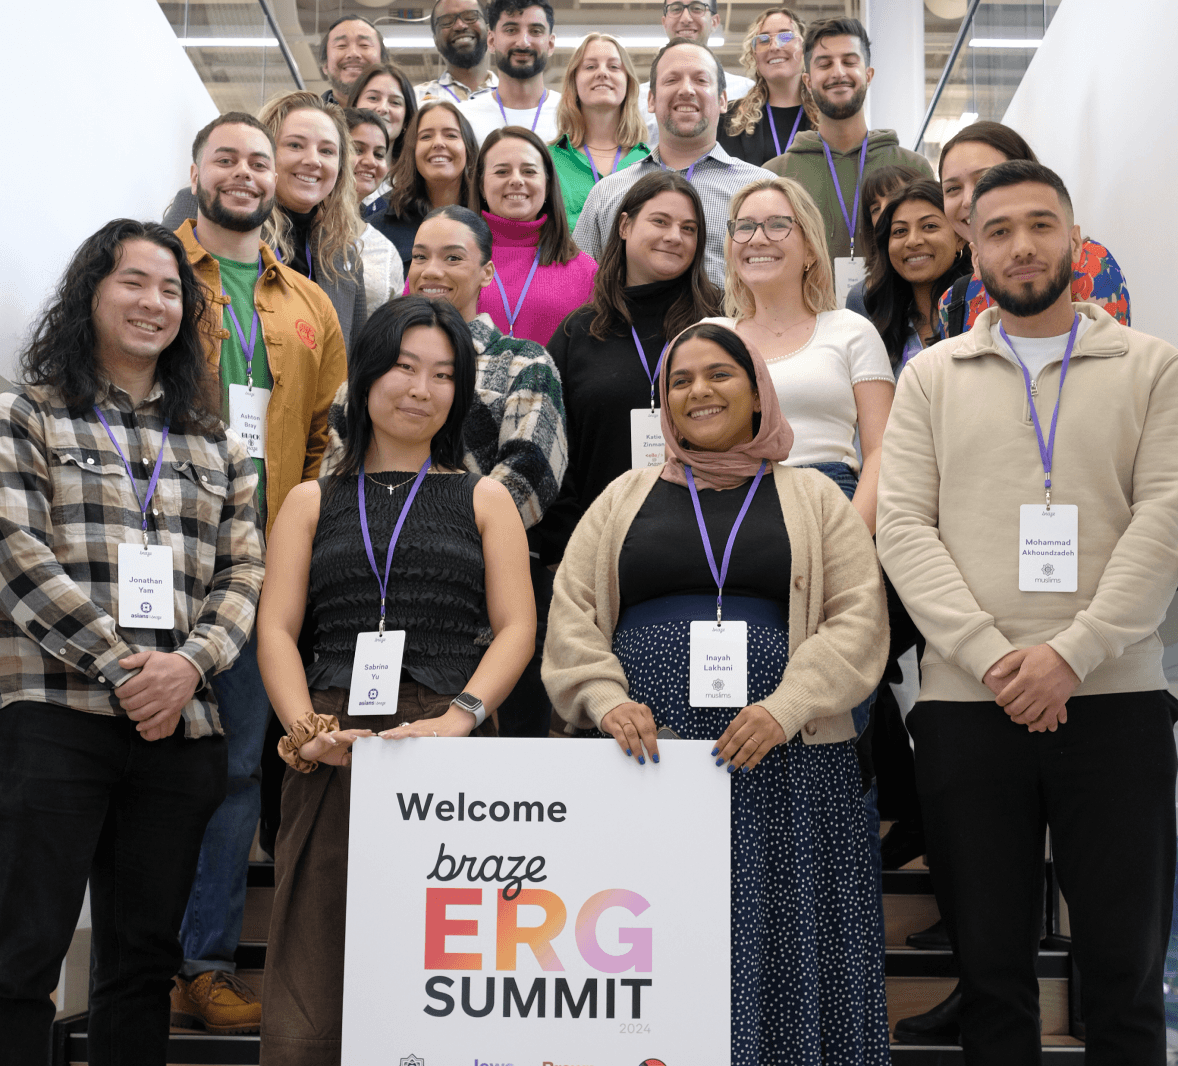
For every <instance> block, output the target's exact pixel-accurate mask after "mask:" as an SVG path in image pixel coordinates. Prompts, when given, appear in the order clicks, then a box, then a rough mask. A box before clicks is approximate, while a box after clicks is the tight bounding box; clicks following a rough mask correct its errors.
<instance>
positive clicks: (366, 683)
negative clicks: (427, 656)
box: [348, 629, 405, 714]
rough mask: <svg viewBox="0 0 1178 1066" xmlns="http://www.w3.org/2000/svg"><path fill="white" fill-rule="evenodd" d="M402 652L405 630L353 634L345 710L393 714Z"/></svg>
mask: <svg viewBox="0 0 1178 1066" xmlns="http://www.w3.org/2000/svg"><path fill="white" fill-rule="evenodd" d="M404 654H405V630H403V629H388V630H385V632H383V633H379V632H378V633H360V634H358V635H357V636H356V658H355V659H354V660H353V661H352V686H351V688H350V689H348V714H396V713H397V693H398V691H399V689H400V687H401V658H402V656H403V655H404Z"/></svg>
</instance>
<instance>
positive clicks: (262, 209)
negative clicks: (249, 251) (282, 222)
mask: <svg viewBox="0 0 1178 1066" xmlns="http://www.w3.org/2000/svg"><path fill="white" fill-rule="evenodd" d="M196 202H197V203H198V204H200V210H201V213H202V214H203V215H204V216H205V218H207V219H208V220H209V221H210V222H212V223H213V224H214V225H217V226H222V227H224V228H225V229H227V230H232V231H233V232H234V233H249V231H250V230H254V229H258V228H259V227H260V226H261V225H262V224H263V223H264V222H265V221H266V220H267V219H268V218H269V217H270V215H271V214H272V213H273V211H274V197H273V196H271V197H270V199H269V200H261V201H259V203H258V206H257V207H255V208H254V209H253V210H252V211H251V212H250V213H249V214H248V215H239V214H235V213H234V212H233V211H230V210H229V208H227V207H226V206H225V205H224V204H223V203H222V202H221V197H220V196H217V195H214V194H213V193H210V192H209V190H208V189H206V188H205V187H204V186H203V185H201V184H200V182H199V181H198V182H197V183H196Z"/></svg>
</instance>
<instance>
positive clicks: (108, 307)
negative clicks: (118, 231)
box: [91, 130, 219, 377]
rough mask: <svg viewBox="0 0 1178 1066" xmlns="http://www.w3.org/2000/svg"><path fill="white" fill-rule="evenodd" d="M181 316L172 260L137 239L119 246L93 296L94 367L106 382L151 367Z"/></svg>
mask: <svg viewBox="0 0 1178 1066" xmlns="http://www.w3.org/2000/svg"><path fill="white" fill-rule="evenodd" d="M218 132H219V131H218V130H214V131H213V134H214V136H215V135H216V134H217V133H218ZM183 312H184V301H183V294H182V292H181V288H180V272H179V269H178V268H177V265H176V257H175V256H174V255H172V253H171V252H170V251H168V249H167V248H161V247H160V246H159V245H158V244H153V243H152V242H151V241H148V240H143V239H142V238H137V239H135V240H128V241H124V242H123V245H122V255H121V257H120V258H119V261H118V263H117V264H115V268H114V270H112V271H111V272H110V273H109V274H107V276H106V277H105V278H103V279H102V281H100V282H99V283H98V287H97V288H96V289H95V291H94V304H93V309H92V312H91V321H92V323H93V325H94V339H95V353H96V359H97V362H98V366H99V367H100V368H101V369H103V370H104V372H105V373H106V376H107V377H110V376H111V374H112V368H115V367H119V368H126V367H128V366H131V367H136V368H138V367H142V366H143V364H145V363H148V362H150V363H152V364H154V363H155V361H156V360H157V359H158V358H159V356H160V353H161V352H162V351H163V350H164V349H165V348H167V347H168V345H169V344H171V343H172V341H174V340H175V339H176V334H177V333H179V332H180V319H181V316H182V315H183Z"/></svg>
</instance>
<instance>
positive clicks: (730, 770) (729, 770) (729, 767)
mask: <svg viewBox="0 0 1178 1066" xmlns="http://www.w3.org/2000/svg"><path fill="white" fill-rule="evenodd" d="M735 769H736V767H735V766H733V765H732V763H729V764H728V772H729V773H732V771H733V770H735Z"/></svg>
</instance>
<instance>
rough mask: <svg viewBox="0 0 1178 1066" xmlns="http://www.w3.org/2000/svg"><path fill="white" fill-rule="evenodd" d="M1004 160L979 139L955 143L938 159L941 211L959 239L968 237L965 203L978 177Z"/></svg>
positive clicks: (997, 152)
mask: <svg viewBox="0 0 1178 1066" xmlns="http://www.w3.org/2000/svg"><path fill="white" fill-rule="evenodd" d="M1005 162H1006V156H1005V155H1004V154H1003V153H1002V152H1000V151H998V149H997V148H993V147H991V146H990V145H988V144H983V143H981V142H980V141H962V142H960V143H958V144H955V145H954V146H953V147H952V148H950V149H949V154H948V155H946V156H945V158H944V159H943V160H941V193H942V195H943V196H944V197H945V214H946V215H948V216H949V221H950V222H952V223H953V228H954V229H955V230H956V231H957V235H958V236H959V237H960V238H961V239H962V240H963V241H968V240H970V239H971V237H972V234H971V232H970V227H969V207H970V204H971V203H972V202H973V191H974V189H975V188H976V187H977V184H978V180H979V179H980V178H981V176H982V175H983V174H985V173H986V171H987V170H989V169H990V168H991V167H996V166H997V165H998V164H999V163H1005Z"/></svg>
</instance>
